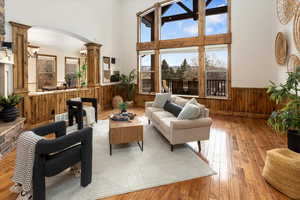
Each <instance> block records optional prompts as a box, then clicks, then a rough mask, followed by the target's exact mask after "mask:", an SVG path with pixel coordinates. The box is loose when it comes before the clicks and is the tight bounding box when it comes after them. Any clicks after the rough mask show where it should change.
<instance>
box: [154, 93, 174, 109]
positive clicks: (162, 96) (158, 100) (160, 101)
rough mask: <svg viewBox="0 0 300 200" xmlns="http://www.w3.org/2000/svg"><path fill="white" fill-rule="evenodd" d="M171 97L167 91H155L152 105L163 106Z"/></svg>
mask: <svg viewBox="0 0 300 200" xmlns="http://www.w3.org/2000/svg"><path fill="white" fill-rule="evenodd" d="M170 99H171V94H169V93H157V94H156V95H155V100H154V102H153V105H152V106H153V107H156V108H163V107H164V106H165V104H166V103H167V101H168V100H170Z"/></svg>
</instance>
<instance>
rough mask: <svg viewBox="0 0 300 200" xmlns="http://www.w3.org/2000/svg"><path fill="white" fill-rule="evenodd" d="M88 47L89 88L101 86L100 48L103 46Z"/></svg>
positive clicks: (90, 44) (87, 45) (89, 45)
mask: <svg viewBox="0 0 300 200" xmlns="http://www.w3.org/2000/svg"><path fill="white" fill-rule="evenodd" d="M85 46H86V47H87V66H88V69H87V80H88V87H97V86H99V85H100V48H101V46H102V45H100V44H96V43H88V44H86V45H85Z"/></svg>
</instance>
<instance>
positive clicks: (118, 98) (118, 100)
mask: <svg viewBox="0 0 300 200" xmlns="http://www.w3.org/2000/svg"><path fill="white" fill-rule="evenodd" d="M121 103H123V98H122V97H121V96H115V97H114V98H113V100H112V106H113V108H114V109H116V108H118V106H119V105H120V104H121Z"/></svg>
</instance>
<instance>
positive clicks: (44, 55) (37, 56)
mask: <svg viewBox="0 0 300 200" xmlns="http://www.w3.org/2000/svg"><path fill="white" fill-rule="evenodd" d="M39 56H43V57H51V58H54V59H55V84H56V85H57V56H56V55H49V54H36V69H35V70H36V83H37V84H36V89H37V90H38V89H41V88H38V86H39V78H38V75H39V73H38V72H39V71H38V65H37V63H38V59H39Z"/></svg>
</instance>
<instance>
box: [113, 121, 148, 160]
mask: <svg viewBox="0 0 300 200" xmlns="http://www.w3.org/2000/svg"><path fill="white" fill-rule="evenodd" d="M131 142H137V143H138V145H139V147H140V149H141V151H143V150H144V128H143V124H142V123H141V122H140V120H138V119H137V118H135V119H134V120H130V121H113V120H111V119H110V120H109V152H110V155H112V145H114V144H127V143H131ZM140 142H141V143H140Z"/></svg>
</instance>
